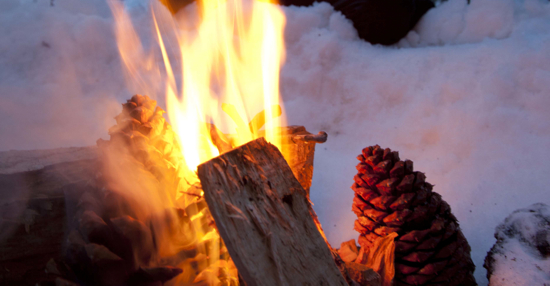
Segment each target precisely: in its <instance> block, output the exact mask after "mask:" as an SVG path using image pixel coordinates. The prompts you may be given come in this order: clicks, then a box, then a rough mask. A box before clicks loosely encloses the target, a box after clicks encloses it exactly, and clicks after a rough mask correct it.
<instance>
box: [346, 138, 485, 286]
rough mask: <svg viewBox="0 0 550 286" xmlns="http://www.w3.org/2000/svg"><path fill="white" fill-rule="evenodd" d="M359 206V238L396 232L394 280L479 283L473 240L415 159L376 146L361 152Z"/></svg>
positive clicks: (367, 242)
mask: <svg viewBox="0 0 550 286" xmlns="http://www.w3.org/2000/svg"><path fill="white" fill-rule="evenodd" d="M357 159H359V161H360V163H359V164H358V165H357V170H358V171H359V173H358V174H357V175H356V176H355V177H354V180H355V183H354V184H353V186H352V189H353V190H354V192H355V198H354V199H353V207H352V209H353V212H354V213H355V214H357V217H358V219H357V220H356V221H355V230H357V231H358V232H359V233H360V234H361V235H360V236H359V244H360V245H361V246H362V247H364V248H365V250H364V251H368V249H369V248H370V247H372V245H373V242H374V241H375V240H376V239H377V238H379V237H381V236H385V235H387V234H389V233H392V232H396V233H397V234H398V236H397V237H396V240H395V279H394V285H477V284H476V282H475V279H474V277H473V272H474V269H475V266H474V264H473V262H472V260H471V258H470V246H469V245H468V242H467V241H466V238H465V237H464V235H463V234H462V231H461V230H460V228H459V226H458V222H457V219H456V217H455V216H454V215H453V214H452V213H451V208H450V206H449V205H448V204H447V203H446V202H445V201H443V200H442V199H441V195H439V194H438V193H435V192H432V188H433V186H432V185H431V184H429V183H428V182H426V176H425V175H424V173H421V172H415V171H413V162H412V161H410V160H405V161H401V160H400V159H399V153H398V152H395V151H391V150H390V149H389V148H387V149H382V148H380V146H378V145H376V146H371V147H367V148H365V149H363V151H362V154H361V155H359V156H358V157H357Z"/></svg>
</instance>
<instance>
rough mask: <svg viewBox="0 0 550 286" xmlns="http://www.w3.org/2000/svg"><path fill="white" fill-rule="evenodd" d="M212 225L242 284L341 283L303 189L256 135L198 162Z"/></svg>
mask: <svg viewBox="0 0 550 286" xmlns="http://www.w3.org/2000/svg"><path fill="white" fill-rule="evenodd" d="M198 175H199V178H200V179H201V184H202V187H203V190H204V193H205V198H206V201H207V203H208V206H209V208H210V211H211V213H212V215H213V217H214V219H215V221H216V226H217V228H218V230H219V232H220V235H221V237H222V238H223V240H224V242H225V244H226V246H227V249H228V251H229V254H230V255H231V258H232V259H233V261H234V262H235V265H236V266H237V269H238V270H239V274H240V275H241V276H242V278H243V280H244V282H245V283H246V284H247V285H347V283H346V281H345V279H344V277H343V276H342V274H341V273H340V271H339V270H338V268H337V267H336V265H335V263H334V261H333V259H332V255H331V251H330V249H329V247H328V246H327V244H326V242H325V240H324V239H323V237H322V235H321V234H320V233H319V230H318V228H317V225H316V224H315V222H314V220H313V217H312V214H314V211H313V209H312V208H311V203H310V202H309V200H308V198H307V195H306V192H305V190H304V189H303V187H302V186H301V185H300V183H299V182H298V180H296V178H295V177H294V175H293V174H292V170H291V169H290V167H289V166H288V164H287V162H286V161H285V160H284V158H283V156H282V154H281V153H280V152H279V150H278V149H277V148H276V147H275V146H273V145H271V144H269V143H267V142H266V141H265V139H263V138H260V139H257V140H254V141H251V142H249V143H247V144H245V145H243V146H241V147H239V148H236V149H234V150H232V151H230V152H227V153H225V154H223V155H221V156H219V157H216V158H214V159H212V160H210V161H208V162H206V163H204V164H202V165H199V168H198Z"/></svg>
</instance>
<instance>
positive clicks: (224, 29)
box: [110, 0, 285, 172]
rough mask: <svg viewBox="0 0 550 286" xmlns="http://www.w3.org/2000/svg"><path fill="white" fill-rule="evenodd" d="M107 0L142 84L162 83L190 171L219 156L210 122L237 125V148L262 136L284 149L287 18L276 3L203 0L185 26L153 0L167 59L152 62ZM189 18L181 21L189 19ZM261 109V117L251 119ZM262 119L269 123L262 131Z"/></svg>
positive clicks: (123, 50)
mask: <svg viewBox="0 0 550 286" xmlns="http://www.w3.org/2000/svg"><path fill="white" fill-rule="evenodd" d="M110 4H111V7H112V9H113V12H114V13H113V14H114V16H115V20H116V35H117V40H118V46H119V51H120V54H121V57H122V59H123V61H124V64H125V66H126V68H127V74H128V75H130V78H131V81H133V82H136V81H137V82H138V85H137V86H138V88H140V89H142V90H147V91H149V90H150V91H158V90H164V93H165V98H166V107H167V114H168V117H169V119H170V122H171V124H172V126H173V128H174V130H175V132H176V134H177V135H178V136H179V139H180V140H179V141H180V144H181V149H182V152H183V155H184V156H183V157H184V160H185V164H186V166H187V168H188V169H189V170H191V171H193V172H194V171H195V170H196V168H197V166H198V165H199V164H200V163H202V162H205V161H207V160H209V159H211V158H213V157H215V156H217V155H219V151H218V149H217V148H216V146H215V144H214V142H213V141H212V138H211V136H210V126H211V125H209V123H211V124H213V125H215V126H216V127H217V128H219V129H220V130H224V131H226V130H231V127H232V126H233V127H234V130H235V132H236V136H232V137H231V142H230V143H231V145H232V146H233V147H235V146H238V145H242V144H244V143H246V142H249V141H251V140H253V139H256V138H258V137H260V136H264V137H266V139H267V140H268V141H269V142H271V143H272V144H274V145H276V146H278V147H279V149H281V148H280V147H281V139H280V136H277V134H276V131H275V130H276V128H274V127H275V126H281V125H284V123H285V122H284V118H283V117H281V116H279V115H280V113H281V111H280V108H278V106H279V104H280V102H281V100H280V96H279V71H280V66H281V63H282V61H283V60H284V41H283V30H284V25H285V18H284V14H283V13H282V11H281V10H280V8H279V7H277V6H276V5H273V3H269V2H260V1H247V0H242V1H240V0H228V1H220V0H203V1H201V2H200V3H198V11H199V12H198V13H199V15H200V22H199V23H198V26H197V28H196V29H192V30H186V27H182V23H181V22H178V21H177V20H176V19H175V18H173V17H172V16H171V15H168V14H167V11H163V9H162V8H161V7H162V6H160V5H158V4H156V2H152V5H151V7H152V9H151V10H152V13H153V24H154V27H155V32H156V36H155V38H156V40H157V42H158V48H159V49H160V54H161V55H162V62H163V65H162V66H154V65H153V66H152V63H154V62H155V61H154V60H153V58H154V56H153V55H151V54H147V55H146V54H145V53H144V52H143V48H142V45H141V41H140V39H139V37H138V36H137V33H136V32H135V30H134V29H133V26H132V24H131V21H130V17H129V16H128V14H126V13H125V12H124V10H123V8H122V7H121V4H119V3H115V2H110ZM186 21H187V20H185V19H184V25H185V24H189V22H186ZM174 46H175V47H176V48H174ZM168 47H172V50H169V49H167V48H168ZM174 62H177V64H178V66H177V67H173V63H174ZM152 70H154V71H156V72H157V74H158V73H160V71H162V70H164V73H165V74H164V77H163V78H159V79H155V80H154V82H151V81H150V80H148V79H144V78H143V76H142V74H143V71H152ZM151 85H157V86H151ZM262 110H263V112H261V111H262ZM259 112H261V113H260V114H258V113H259ZM256 114H258V116H260V117H263V118H254V119H255V120H253V117H254V115H256ZM228 116H229V117H228ZM246 122H250V123H246ZM260 122H261V123H262V124H261V125H263V123H265V128H264V130H263V131H260V130H259V129H260V128H261V127H262V126H258V125H260V124H258V123H260ZM235 125H236V127H235ZM230 132H231V131H230ZM231 133H233V132H231Z"/></svg>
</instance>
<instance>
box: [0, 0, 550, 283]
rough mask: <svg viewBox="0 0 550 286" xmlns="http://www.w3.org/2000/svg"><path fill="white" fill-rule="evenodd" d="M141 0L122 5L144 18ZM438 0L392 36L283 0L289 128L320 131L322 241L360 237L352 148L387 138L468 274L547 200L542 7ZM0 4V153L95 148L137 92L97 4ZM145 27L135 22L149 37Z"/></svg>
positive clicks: (546, 42)
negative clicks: (449, 233)
mask: <svg viewBox="0 0 550 286" xmlns="http://www.w3.org/2000/svg"><path fill="white" fill-rule="evenodd" d="M144 1H145V0H132V1H125V3H126V5H127V7H128V9H130V10H131V11H132V15H133V16H135V17H136V19H139V21H148V20H150V19H149V16H148V15H149V11H148V8H147V7H148V6H147V5H146V4H145V2H144ZM471 2H472V3H471V4H470V5H467V4H466V1H465V0H449V1H447V2H443V3H442V4H441V5H439V6H438V7H437V8H435V9H432V10H431V11H429V12H428V13H427V14H426V15H425V17H423V18H422V20H421V21H420V23H419V24H418V25H417V27H416V28H415V30H414V31H411V32H410V33H409V35H408V36H407V37H406V38H405V39H403V40H402V41H400V42H399V43H398V44H397V45H395V46H392V47H383V46H378V45H374V46H373V45H370V44H369V43H366V42H364V41H361V40H359V39H358V37H357V33H356V31H355V30H354V29H353V26H352V25H351V23H350V22H349V21H348V20H346V19H345V18H344V17H343V16H342V15H341V14H340V13H338V12H335V11H334V10H333V9H332V7H331V6H330V5H328V4H326V3H322V4H316V5H314V6H313V7H300V8H298V7H285V8H284V12H285V14H286V16H287V29H286V32H285V40H286V46H287V56H286V64H285V66H284V67H283V69H282V73H281V92H282V94H283V98H284V101H285V112H286V115H287V117H288V120H289V123H290V124H298V125H305V126H306V128H307V129H308V130H309V131H310V132H312V133H317V132H318V131H320V130H324V131H326V132H327V133H328V134H329V139H328V141H327V143H325V144H322V145H318V146H317V151H316V155H315V171H314V178H313V185H312V188H311V196H312V197H311V198H312V200H313V203H314V204H315V209H316V211H317V213H318V215H319V218H320V220H321V222H322V224H323V226H324V229H325V231H326V233H327V236H328V238H329V240H330V242H331V243H333V244H334V245H339V244H340V243H341V242H342V241H346V240H349V239H351V238H357V236H358V235H357V233H356V232H355V231H353V221H354V219H355V215H354V214H353V213H352V212H351V202H352V198H353V192H352V191H351V189H350V188H349V187H350V186H351V184H352V182H353V176H354V174H355V172H356V170H355V165H356V164H357V161H356V159H355V157H356V155H358V154H359V153H360V151H361V149H362V148H364V147H366V146H369V145H374V144H380V145H381V146H382V147H384V148H385V147H390V148H392V149H394V150H398V151H399V152H400V155H401V157H402V158H408V159H411V160H413V161H414V163H415V169H417V170H419V171H422V172H425V173H426V175H427V180H428V182H430V183H432V184H435V189H434V190H435V191H437V192H439V193H440V194H442V196H443V198H444V199H445V200H446V201H447V202H448V203H449V204H450V205H451V207H452V210H453V212H454V214H455V215H456V216H457V218H458V219H459V221H460V225H461V228H462V229H463V232H464V234H465V235H466V237H467V238H468V241H469V243H470V245H471V246H472V258H473V260H474V262H475V263H476V266H477V269H476V279H477V281H478V282H479V283H480V285H486V284H487V280H486V278H485V274H486V271H485V269H484V268H483V267H482V265H483V260H484V258H485V255H486V252H487V251H488V250H489V249H490V248H491V246H492V245H493V244H494V242H495V239H494V238H493V236H492V235H493V230H494V228H495V226H497V225H498V224H499V223H500V222H501V221H502V219H503V218H504V217H506V216H507V215H508V214H509V213H510V212H511V211H512V210H514V209H517V208H519V207H523V206H526V205H530V204H533V203H537V202H543V203H547V204H550V202H549V199H548V195H547V192H548V189H547V186H548V185H550V177H549V176H548V175H547V174H548V173H549V172H550V163H548V162H550V160H548V159H549V157H550V150H549V149H548V146H550V112H548V111H547V109H548V106H550V96H548V95H549V94H550V29H548V27H550V4H549V2H548V1H546V0H472V1H471ZM53 3H54V6H50V0H2V1H0V34H1V35H2V37H1V38H0V94H1V95H0V135H1V136H0V150H10V149H18V150H21V149H44V148H56V147H70V146H87V145H93V144H94V143H95V140H96V139H98V138H100V137H103V138H106V130H107V129H108V127H110V126H111V125H113V124H114V120H113V119H112V117H113V116H115V115H116V114H117V113H118V112H119V109H120V105H119V103H120V102H122V101H123V100H124V99H127V98H129V96H130V95H131V94H133V93H143V91H141V90H139V89H136V88H135V87H129V86H126V85H125V83H124V73H123V71H122V69H121V60H120V57H119V55H118V51H117V48H116V44H115V42H114V33H113V30H112V24H113V21H112V16H111V14H110V12H109V8H108V5H107V4H106V3H105V2H104V1H103V0H86V1H84V0H55V1H54V2H53ZM149 32H150V31H147V30H146V29H144V30H143V31H141V33H143V34H144V36H148V34H147V33H149Z"/></svg>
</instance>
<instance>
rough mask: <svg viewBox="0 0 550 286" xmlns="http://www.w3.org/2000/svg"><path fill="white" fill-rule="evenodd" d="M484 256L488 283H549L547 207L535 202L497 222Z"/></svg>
mask: <svg viewBox="0 0 550 286" xmlns="http://www.w3.org/2000/svg"><path fill="white" fill-rule="evenodd" d="M495 236H496V237H497V243H496V244H495V246H494V247H493V248H492V249H491V254H490V256H488V258H487V261H486V262H485V263H486V265H487V269H488V270H489V271H490V274H491V278H490V282H491V286H507V285H543V286H547V285H550V259H549V258H550V244H549V243H550V207H548V206H547V205H545V204H542V203H537V204H533V205H531V206H529V207H526V208H522V209H519V210H516V211H514V212H513V213H512V214H510V215H509V216H508V217H507V218H506V220H504V221H503V222H502V223H501V224H500V225H498V227H497V229H496V231H495Z"/></svg>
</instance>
